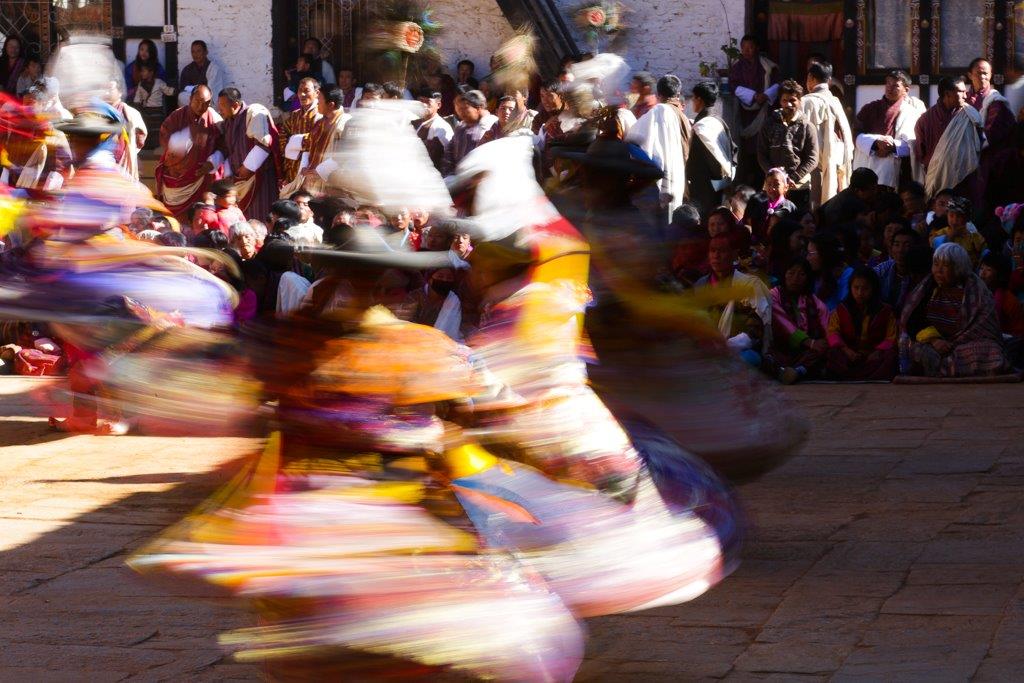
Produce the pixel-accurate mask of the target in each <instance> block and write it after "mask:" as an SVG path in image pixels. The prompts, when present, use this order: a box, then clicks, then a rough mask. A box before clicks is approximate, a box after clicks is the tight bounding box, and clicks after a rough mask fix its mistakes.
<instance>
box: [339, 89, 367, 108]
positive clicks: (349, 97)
mask: <svg viewBox="0 0 1024 683" xmlns="http://www.w3.org/2000/svg"><path fill="white" fill-rule="evenodd" d="M341 97H342V100H341V105H342V106H343V107H344V108H345V111H348V110H350V109H352V108H353V107H355V106H356V105H358V104H359V100H360V99H361V98H362V97H363V89H362V88H350V89H348V90H342V91H341Z"/></svg>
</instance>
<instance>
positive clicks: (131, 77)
mask: <svg viewBox="0 0 1024 683" xmlns="http://www.w3.org/2000/svg"><path fill="white" fill-rule="evenodd" d="M143 66H150V67H152V68H153V74H154V76H155V77H156V78H159V79H160V80H162V81H165V80H167V72H166V71H164V65H163V64H161V63H160V58H159V56H158V55H157V51H156V43H154V42H153V41H152V40H150V39H149V38H143V39H142V40H140V41H139V47H138V49H137V50H136V52H135V59H133V60H132V61H131V62H130V63H129V64H128V65H127V66H126V67H125V68H124V83H125V87H126V88H127V91H128V99H129V100H133V101H134V99H135V87H136V86H137V85H138V84H139V82H140V81H141V80H142V74H141V73H139V69H140V68H141V67H143Z"/></svg>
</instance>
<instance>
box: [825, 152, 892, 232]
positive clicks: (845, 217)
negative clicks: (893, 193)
mask: <svg viewBox="0 0 1024 683" xmlns="http://www.w3.org/2000/svg"><path fill="white" fill-rule="evenodd" d="M877 192H878V174H876V173H875V172H874V171H872V170H871V169H870V168H867V167H864V166H862V167H861V168H856V169H854V170H853V173H851V174H850V186H849V187H847V188H846V189H845V190H843V191H841V192H840V193H839V194H837V195H836V196H835V197H832V199H830V200H828V201H827V202H825V203H824V204H822V205H821V208H820V209H818V229H819V230H833V231H834V230H835V229H836V228H837V227H838V226H840V225H842V224H844V223H852V222H853V221H855V220H857V216H859V215H861V214H864V213H867V212H868V211H869V210H870V207H871V205H872V203H873V201H874V199H875V195H876V193H877Z"/></svg>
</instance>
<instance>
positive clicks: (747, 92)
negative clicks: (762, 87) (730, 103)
mask: <svg viewBox="0 0 1024 683" xmlns="http://www.w3.org/2000/svg"><path fill="white" fill-rule="evenodd" d="M756 94H757V93H756V92H754V91H753V90H751V89H750V88H744V87H743V86H742V85H737V86H736V97H738V98H739V99H740V102H742V103H743V105H744V106H746V107H749V106H750V105H752V104H753V103H754V95H756Z"/></svg>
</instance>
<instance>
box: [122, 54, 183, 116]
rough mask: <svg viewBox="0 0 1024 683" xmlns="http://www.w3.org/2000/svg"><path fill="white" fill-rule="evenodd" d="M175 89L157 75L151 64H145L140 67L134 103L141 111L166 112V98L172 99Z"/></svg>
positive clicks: (133, 98)
mask: <svg viewBox="0 0 1024 683" xmlns="http://www.w3.org/2000/svg"><path fill="white" fill-rule="evenodd" d="M174 93H175V90H174V88H172V87H171V86H169V85H167V84H166V83H164V82H163V80H161V79H160V78H159V77H157V75H156V70H155V69H154V68H153V66H152V65H150V64H143V65H142V66H140V67H139V82H138V84H137V85H136V86H135V95H134V96H133V97H132V103H133V104H134V105H135V106H137V107H139V108H140V109H150V110H159V111H161V112H164V111H166V109H165V107H164V97H172V96H173V95H174Z"/></svg>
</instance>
